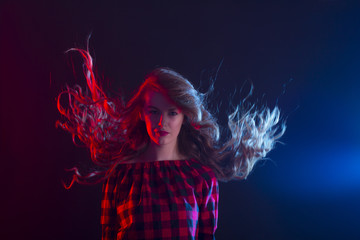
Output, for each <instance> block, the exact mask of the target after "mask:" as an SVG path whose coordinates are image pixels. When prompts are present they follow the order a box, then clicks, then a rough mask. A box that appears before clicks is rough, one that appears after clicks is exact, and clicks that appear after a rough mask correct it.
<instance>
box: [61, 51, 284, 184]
mask: <svg viewBox="0 0 360 240" xmlns="http://www.w3.org/2000/svg"><path fill="white" fill-rule="evenodd" d="M70 50H71V51H78V52H79V53H80V54H81V55H82V57H83V59H84V74H85V77H86V80H87V85H88V88H89V91H90V93H88V92H89V91H86V92H83V91H82V88H81V87H80V86H75V87H74V88H70V87H67V89H66V90H65V91H63V92H61V93H60V94H59V96H58V102H57V103H58V109H59V112H60V113H61V114H62V115H63V116H64V117H65V121H63V122H60V121H58V122H57V126H60V127H62V128H63V129H65V130H66V131H68V132H70V133H71V134H72V136H73V141H74V142H76V141H75V140H76V138H78V139H79V140H80V141H81V142H83V143H84V144H85V146H86V147H88V148H89V149H90V152H91V159H92V161H93V162H94V163H95V165H97V166H98V170H96V171H91V172H90V173H89V174H86V175H82V174H81V173H80V171H79V170H78V169H77V168H73V169H71V170H72V171H74V174H73V180H72V183H73V182H75V181H76V182H79V183H97V182H100V181H102V180H103V179H105V178H107V177H108V176H109V175H110V174H111V173H112V171H113V169H115V167H116V166H117V165H118V164H120V163H121V162H123V161H126V160H128V159H131V158H135V157H137V156H139V155H140V154H142V153H143V152H144V151H145V150H146V148H147V146H148V144H149V142H150V138H149V136H148V134H147V131H146V127H145V123H144V122H143V121H141V119H140V114H139V113H140V112H141V111H142V108H143V104H144V94H145V92H146V91H147V90H149V89H152V90H155V91H159V92H161V93H163V94H164V95H167V96H168V97H169V98H170V99H171V100H172V101H173V102H174V103H175V104H176V105H177V106H178V107H179V108H180V109H181V110H182V111H183V112H184V115H185V118H184V123H183V125H182V128H181V130H180V133H179V136H178V146H179V152H180V153H181V154H182V155H184V156H187V157H189V158H194V159H197V160H198V161H200V162H202V163H203V164H205V165H207V166H209V167H211V168H212V169H213V171H214V172H215V174H216V176H217V178H218V179H219V180H222V181H228V180H231V179H245V178H246V177H247V176H248V175H249V174H250V172H251V171H252V169H253V168H254V165H255V164H256V163H257V162H258V161H259V160H261V159H264V158H265V156H266V155H267V153H268V152H269V151H270V150H272V149H273V148H274V145H275V143H276V142H277V139H279V138H280V137H281V136H282V135H283V134H284V132H285V128H286V127H285V124H284V123H280V111H279V109H278V107H275V108H274V109H272V110H270V109H269V108H267V107H262V108H261V109H258V108H256V106H255V105H252V106H250V107H248V108H246V109H245V108H244V107H243V104H241V105H238V106H237V107H236V108H235V111H234V112H233V113H231V114H230V115H229V116H228V128H229V130H230V132H231V136H230V137H228V139H227V140H226V141H225V142H221V141H220V130H219V125H218V123H217V120H216V118H215V117H214V116H213V115H212V114H211V113H210V112H209V111H208V110H207V109H206V107H205V106H206V101H207V100H208V98H207V97H206V96H207V94H202V93H200V92H199V91H197V90H196V89H195V88H194V87H193V85H192V84H191V83H190V82H189V81H188V80H187V79H186V78H185V77H183V76H182V75H180V74H179V73H177V72H176V71H174V70H172V69H169V68H164V67H161V68H156V69H155V70H153V71H152V72H151V73H150V74H149V75H148V76H147V77H146V78H145V81H144V82H143V83H142V84H141V86H140V87H139V89H138V91H137V92H136V93H135V94H134V96H133V97H132V98H131V99H130V100H129V101H128V102H127V103H125V102H124V101H122V100H121V99H120V98H109V97H107V96H106V94H105V93H104V91H103V90H102V88H101V87H100V85H99V84H98V82H97V81H96V78H95V74H94V70H93V60H92V57H91V56H90V54H89V51H86V50H83V49H77V48H73V49H70ZM64 94H67V96H68V103H69V104H68V105H69V106H68V108H67V109H66V108H64V107H63V106H62V105H61V104H60V99H61V97H62V96H63V95H64ZM72 183H71V184H70V185H69V186H67V187H71V185H72Z"/></svg>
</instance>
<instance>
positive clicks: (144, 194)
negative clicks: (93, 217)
mask: <svg viewBox="0 0 360 240" xmlns="http://www.w3.org/2000/svg"><path fill="white" fill-rule="evenodd" d="M218 193H219V189H218V182H217V179H216V177H215V174H214V173H213V171H212V170H211V169H210V168H209V167H207V166H204V165H202V164H201V163H199V162H198V161H196V160H175V161H156V162H145V163H144V162H143V163H140V162H139V163H131V164H120V165H119V166H118V167H117V168H116V171H115V172H114V174H112V175H111V176H110V177H109V178H108V180H107V181H106V182H105V183H104V186H103V198H102V203H101V210H102V214H101V224H102V239H103V240H107V239H162V240H166V239H178V240H182V239H186V240H188V239H215V236H214V234H215V230H216V227H217V218H218V212H217V211H218V200H219V194H218Z"/></svg>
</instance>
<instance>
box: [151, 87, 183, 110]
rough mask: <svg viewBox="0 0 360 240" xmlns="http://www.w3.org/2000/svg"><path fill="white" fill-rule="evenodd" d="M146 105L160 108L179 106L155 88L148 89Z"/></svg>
mask: <svg viewBox="0 0 360 240" xmlns="http://www.w3.org/2000/svg"><path fill="white" fill-rule="evenodd" d="M144 103H145V107H148V106H153V107H156V108H159V109H169V108H178V107H177V106H176V104H175V103H174V102H173V101H172V100H171V99H170V98H169V97H168V96H166V95H164V94H163V93H161V92H157V91H154V90H147V91H146V92H145V95H144Z"/></svg>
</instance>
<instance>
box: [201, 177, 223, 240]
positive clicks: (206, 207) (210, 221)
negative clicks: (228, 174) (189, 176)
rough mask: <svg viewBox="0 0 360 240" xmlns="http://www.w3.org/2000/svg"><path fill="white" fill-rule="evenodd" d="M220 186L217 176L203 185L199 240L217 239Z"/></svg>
mask: <svg viewBox="0 0 360 240" xmlns="http://www.w3.org/2000/svg"><path fill="white" fill-rule="evenodd" d="M218 202H219V184H218V181H217V179H216V177H215V176H211V178H210V181H205V183H204V184H203V200H202V202H201V206H200V209H199V210H200V213H199V235H198V237H199V239H215V231H216V228H217V220H218Z"/></svg>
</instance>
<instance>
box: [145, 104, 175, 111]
mask: <svg viewBox="0 0 360 240" xmlns="http://www.w3.org/2000/svg"><path fill="white" fill-rule="evenodd" d="M146 107H147V108H154V109H157V110H159V108H157V107H155V106H152V105H148V106H146ZM168 111H180V109H178V108H176V107H170V108H169V109H168Z"/></svg>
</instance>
